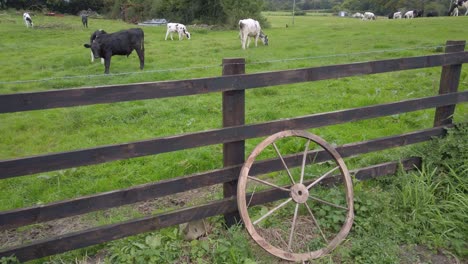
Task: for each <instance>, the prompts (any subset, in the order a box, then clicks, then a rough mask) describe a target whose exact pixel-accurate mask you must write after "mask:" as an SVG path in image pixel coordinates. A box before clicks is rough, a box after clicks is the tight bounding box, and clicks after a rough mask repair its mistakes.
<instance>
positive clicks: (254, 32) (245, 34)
mask: <svg viewBox="0 0 468 264" xmlns="http://www.w3.org/2000/svg"><path fill="white" fill-rule="evenodd" d="M239 36H240V39H241V45H242V48H243V49H245V48H246V47H247V48H248V47H249V45H250V38H251V37H252V38H255V47H257V41H258V39H259V38H260V39H261V40H262V42H263V44H264V45H265V46H268V36H267V35H265V34H264V33H263V31H262V28H261V27H260V23H259V22H258V21H257V20H253V19H251V18H247V19H241V20H239Z"/></svg>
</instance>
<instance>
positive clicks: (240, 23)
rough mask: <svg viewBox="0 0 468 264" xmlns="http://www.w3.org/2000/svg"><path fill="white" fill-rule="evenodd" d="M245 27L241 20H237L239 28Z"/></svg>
mask: <svg viewBox="0 0 468 264" xmlns="http://www.w3.org/2000/svg"><path fill="white" fill-rule="evenodd" d="M244 27H245V24H244V23H242V21H239V29H240V30H242V29H243V28H244Z"/></svg>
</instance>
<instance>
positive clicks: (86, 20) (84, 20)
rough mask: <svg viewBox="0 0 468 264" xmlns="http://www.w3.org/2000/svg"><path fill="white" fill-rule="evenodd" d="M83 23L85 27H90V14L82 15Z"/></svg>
mask: <svg viewBox="0 0 468 264" xmlns="http://www.w3.org/2000/svg"><path fill="white" fill-rule="evenodd" d="M81 23H83V27H88V16H87V15H81Z"/></svg>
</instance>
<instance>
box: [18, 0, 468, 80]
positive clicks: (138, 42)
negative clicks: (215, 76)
mask: <svg viewBox="0 0 468 264" xmlns="http://www.w3.org/2000/svg"><path fill="white" fill-rule="evenodd" d="M459 7H464V8H465V9H466V10H467V11H466V12H465V15H467V14H468V0H455V1H454V2H453V4H452V6H451V8H450V11H449V13H448V15H452V16H458V8H459ZM421 16H423V12H422V11H419V10H409V11H407V12H405V13H404V14H403V13H402V12H401V11H397V12H393V13H391V14H389V15H388V18H389V19H401V18H407V19H411V18H416V17H421ZM426 16H428V17H431V16H438V14H437V13H436V12H429V13H428V14H427V15H426ZM352 17H354V18H360V19H363V20H375V19H376V16H375V15H374V14H373V13H372V12H364V14H361V13H355V14H353V15H352ZM23 20H24V23H25V24H26V27H28V28H29V27H33V26H34V24H33V21H32V18H31V16H30V15H29V14H28V13H24V14H23ZM81 22H82V24H83V27H86V28H87V27H88V17H87V16H86V15H82V16H81ZM173 33H177V34H178V35H179V40H182V39H183V38H184V37H186V38H187V39H191V35H190V33H189V32H188V30H187V27H186V26H185V25H183V24H181V23H167V31H166V37H165V40H167V37H168V36H169V35H170V37H171V40H173V37H172V34H173ZM239 37H240V40H241V46H242V48H243V49H246V48H248V47H249V45H250V38H254V39H255V46H257V42H258V39H261V41H262V42H263V44H264V45H266V46H267V45H268V36H267V35H265V34H264V33H263V31H262V29H261V27H260V23H259V22H258V21H256V20H254V19H251V18H248V19H241V20H239ZM84 47H85V48H89V49H91V61H92V62H93V61H94V59H95V58H96V59H98V58H101V62H103V64H104V67H105V71H104V73H106V74H108V73H109V68H110V61H111V57H112V56H114V55H126V56H127V57H128V56H129V55H130V54H131V53H132V51H133V50H135V51H136V53H137V54H138V58H139V60H140V69H141V70H143V68H144V66H145V47H144V32H143V30H142V29H140V28H132V29H127V30H122V31H119V32H115V33H107V32H105V31H104V30H102V29H100V30H97V31H95V32H94V33H93V34H92V35H91V38H90V41H89V43H86V44H84Z"/></svg>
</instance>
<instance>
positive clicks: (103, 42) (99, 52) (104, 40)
mask: <svg viewBox="0 0 468 264" xmlns="http://www.w3.org/2000/svg"><path fill="white" fill-rule="evenodd" d="M84 46H85V48H90V49H91V51H92V53H93V56H94V58H104V65H105V71H104V73H106V74H108V73H109V67H110V61H111V57H112V56H114V55H127V57H128V56H129V55H130V54H131V53H132V51H133V50H135V51H136V53H137V54H138V58H139V59H140V69H141V70H143V67H144V66H145V46H144V33H143V30H141V28H132V29H127V30H122V31H119V32H115V33H111V34H108V33H106V32H105V31H104V30H98V31H96V32H94V33H93V35H91V44H84Z"/></svg>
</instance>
